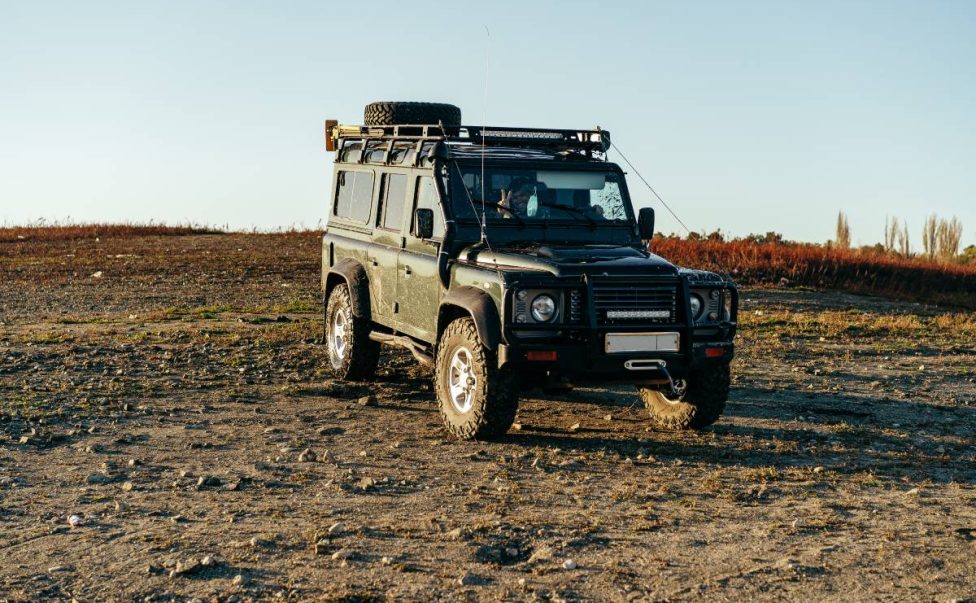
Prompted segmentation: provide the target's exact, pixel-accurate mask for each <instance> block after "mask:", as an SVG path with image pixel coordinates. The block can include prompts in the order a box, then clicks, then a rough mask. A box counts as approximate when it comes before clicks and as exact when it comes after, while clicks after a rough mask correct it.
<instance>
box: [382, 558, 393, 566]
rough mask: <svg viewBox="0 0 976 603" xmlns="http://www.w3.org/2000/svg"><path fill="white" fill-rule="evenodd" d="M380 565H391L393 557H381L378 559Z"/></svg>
mask: <svg viewBox="0 0 976 603" xmlns="http://www.w3.org/2000/svg"><path fill="white" fill-rule="evenodd" d="M380 563H382V564H383V565H393V557H383V558H382V559H380Z"/></svg>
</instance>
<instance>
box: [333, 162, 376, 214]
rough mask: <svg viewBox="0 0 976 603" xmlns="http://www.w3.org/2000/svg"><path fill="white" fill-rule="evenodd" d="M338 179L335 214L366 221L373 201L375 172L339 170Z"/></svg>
mask: <svg viewBox="0 0 976 603" xmlns="http://www.w3.org/2000/svg"><path fill="white" fill-rule="evenodd" d="M337 179H338V181H339V185H338V190H337V191H336V201H335V208H334V213H335V215H336V216H338V217H340V218H349V219H350V220H356V221H357V222H364V223H365V222H366V220H368V219H369V210H370V205H371V204H372V201H373V172H339V174H338V176H337Z"/></svg>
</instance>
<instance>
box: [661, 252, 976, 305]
mask: <svg viewBox="0 0 976 603" xmlns="http://www.w3.org/2000/svg"><path fill="white" fill-rule="evenodd" d="M651 251H653V252H654V253H656V254H658V255H660V256H663V257H665V258H667V259H668V260H670V261H672V262H674V263H676V264H679V265H681V266H687V267H689V268H700V269H704V270H714V271H716V272H720V273H726V274H728V275H730V276H731V277H732V279H733V280H735V281H736V282H738V283H739V284H743V285H764V284H765V285H789V286H806V287H819V288H826V289H838V290H842V291H850V292H852V293H864V294H875V295H883V296H887V297H894V298H897V299H906V300H912V301H921V302H931V303H945V304H950V305H956V306H962V307H965V308H970V309H976V266H973V265H961V264H950V263H938V262H935V261H931V260H925V259H920V258H906V257H903V256H899V255H895V254H884V253H869V252H864V251H857V250H849V249H831V248H829V247H822V246H820V245H812V244H803V243H757V242H754V241H746V240H736V241H714V240H712V241H709V240H687V239H678V238H660V237H659V238H655V239H654V240H653V241H652V243H651ZM784 279H785V281H784Z"/></svg>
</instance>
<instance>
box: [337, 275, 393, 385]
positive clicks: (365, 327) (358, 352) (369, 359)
mask: <svg viewBox="0 0 976 603" xmlns="http://www.w3.org/2000/svg"><path fill="white" fill-rule="evenodd" d="M369 330H370V324H369V320H368V319H366V318H363V317H357V316H355V315H354V314H353V313H352V298H351V297H350V296H349V288H348V287H346V285H345V284H342V285H337V286H336V288H335V289H333V290H332V293H331V294H329V300H328V302H327V303H326V305H325V345H326V347H328V350H329V365H330V368H331V369H332V374H334V375H335V376H336V377H338V378H339V379H350V380H359V379H363V378H365V377H368V376H369V375H372V374H373V373H374V372H375V371H376V365H377V364H378V363H379V358H380V344H379V342H378V341H373V340H371V339H370V338H369Z"/></svg>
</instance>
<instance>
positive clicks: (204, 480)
mask: <svg viewBox="0 0 976 603" xmlns="http://www.w3.org/2000/svg"><path fill="white" fill-rule="evenodd" d="M218 486H220V478H218V477H216V476H213V475H206V476H204V475H201V476H200V478H199V479H198V480H197V490H202V489H203V488H216V487H218Z"/></svg>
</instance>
